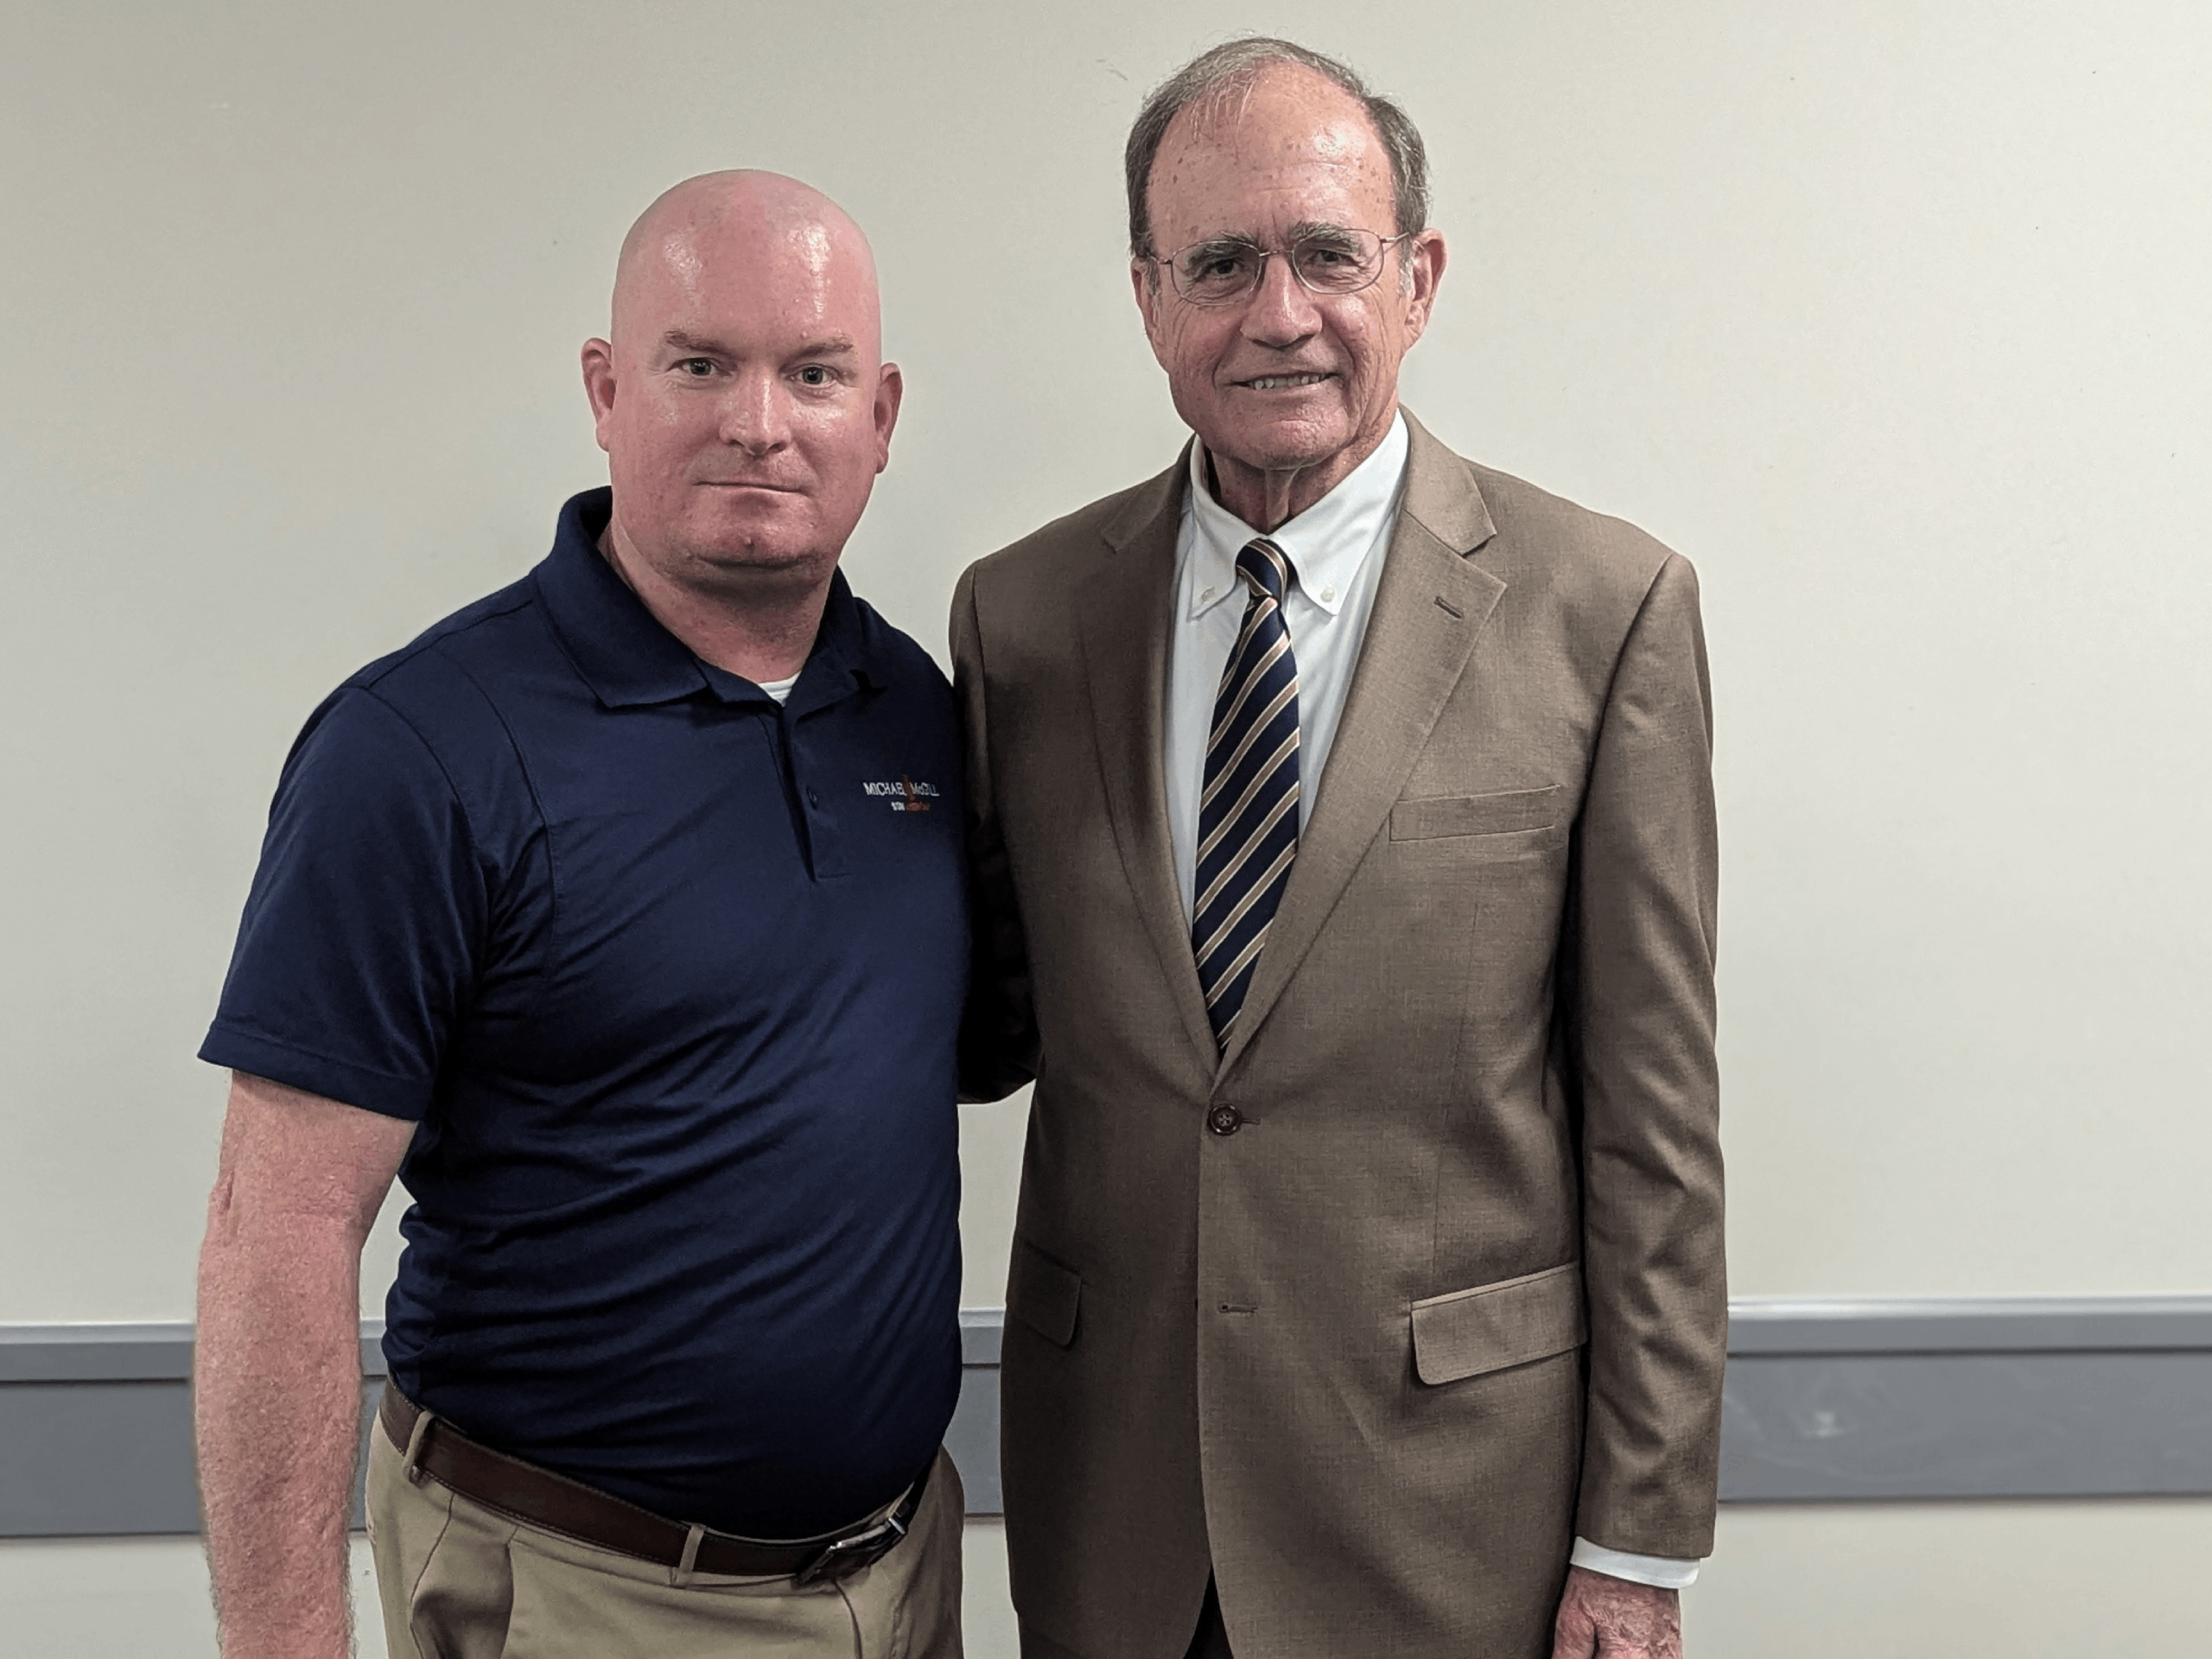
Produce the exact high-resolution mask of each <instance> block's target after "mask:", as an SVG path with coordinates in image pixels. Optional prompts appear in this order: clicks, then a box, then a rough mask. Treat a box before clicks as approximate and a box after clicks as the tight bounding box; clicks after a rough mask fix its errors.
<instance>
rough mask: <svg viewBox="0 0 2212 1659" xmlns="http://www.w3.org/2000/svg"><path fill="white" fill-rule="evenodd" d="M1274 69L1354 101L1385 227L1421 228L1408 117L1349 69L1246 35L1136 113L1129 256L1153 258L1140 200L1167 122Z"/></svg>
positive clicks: (1422, 187) (1422, 160)
mask: <svg viewBox="0 0 2212 1659" xmlns="http://www.w3.org/2000/svg"><path fill="white" fill-rule="evenodd" d="M1275 63H1294V64H1297V65H1299V66H1300V67H1304V68H1307V69H1311V70H1312V71H1313V73H1316V74H1318V75H1320V76H1322V77H1323V78H1324V79H1328V80H1330V81H1333V82H1334V83H1335V84H1336V85H1337V86H1341V87H1342V88H1344V91H1345V92H1349V93H1351V95H1352V97H1354V98H1356V99H1358V100H1359V102H1360V105H1361V107H1362V108H1363V109H1364V110H1366V111H1367V118H1368V119H1369V120H1370V121H1371V122H1373V123H1374V124H1375V130H1376V134H1377V136H1378V137H1381V138H1382V140H1383V149H1384V151H1385V152H1386V153H1387V154H1388V155H1389V157H1390V180H1391V183H1392V184H1393V185H1394V186H1395V189H1396V195H1397V220H1398V222H1397V223H1396V224H1395V225H1394V226H1391V229H1392V230H1394V231H1395V232H1397V233H1398V234H1399V235H1401V236H1403V235H1405V234H1407V233H1408V232H1413V231H1425V230H1427V228H1428V149H1427V146H1426V145H1424V144H1423V143H1421V132H1420V130H1419V129H1418V128H1416V127H1415V126H1414V124H1413V118H1411V117H1410V116H1408V114H1407V113H1406V112H1405V111H1403V110H1402V109H1400V108H1399V107H1398V105H1396V104H1395V103H1393V102H1392V101H1391V100H1390V99H1387V98H1385V97H1383V95H1382V94H1381V93H1380V92H1370V91H1369V90H1368V86H1367V83H1366V82H1365V81H1363V80H1362V79H1360V78H1359V73H1358V72H1357V70H1355V69H1353V68H1352V67H1351V65H1350V64H1346V63H1339V62H1338V60H1336V59H1334V58H1330V57H1324V56H1323V55H1322V54H1320V53H1319V52H1313V51H1309V50H1308V49H1307V48H1305V47H1302V46H1299V45H1296V44H1294V43H1293V42H1292V41H1279V40H1275V39H1274V38H1272V37H1271V36H1268V35H1248V36H1247V37H1246V38H1244V39H1243V40H1241V41H1228V42H1226V43H1225V44H1224V45H1221V46H1217V47H1216V48H1213V50H1212V51H1211V52H1205V53H1201V54H1199V55H1198V56H1197V57H1195V58H1193V59H1192V60H1190V62H1188V63H1186V64H1185V65H1184V66H1183V67H1181V68H1180V69H1178V70H1177V71H1176V72H1175V73H1173V75H1170V76H1169V77H1168V78H1167V79H1166V80H1164V81H1162V82H1161V83H1160V86H1158V87H1157V88H1155V89H1154V92H1153V94H1152V96H1151V97H1149V98H1147V99H1145V101H1144V107H1143V108H1142V109H1141V110H1139V111H1137V118H1136V124H1135V125H1134V126H1132V127H1131V128H1130V129H1129V143H1128V149H1127V150H1126V151H1124V152H1123V162H1124V165H1125V166H1126V168H1127V170H1128V187H1129V252H1130V253H1131V254H1132V255H1134V256H1135V257H1137V258H1140V259H1149V258H1152V257H1154V256H1155V255H1156V254H1157V252H1158V250H1157V249H1155V248H1154V246H1153V245H1152V207H1151V203H1150V202H1149V201H1148V200H1147V194H1148V193H1149V190H1150V188H1151V184H1152V164H1153V162H1155V161H1156V160H1158V159H1159V156H1160V141H1161V140H1162V139H1164V138H1166V136H1167V129H1168V126H1169V124H1171V123H1172V122H1173V120H1174V119H1175V118H1176V117H1177V116H1179V115H1180V114H1181V113H1182V112H1183V111H1185V110H1186V109H1188V108H1189V107H1190V106H1191V105H1193V104H1196V103H1198V101H1199V100H1200V99H1206V100H1210V101H1213V102H1216V103H1220V102H1225V101H1227V100H1228V99H1230V98H1232V97H1234V96H1235V95H1236V93H1238V92H1244V91H1248V90H1249V88H1250V86H1251V85H1252V83H1253V82H1254V81H1255V80H1256V79H1259V76H1260V72H1261V71H1262V70H1263V69H1265V68H1266V67H1268V65H1270V64H1275Z"/></svg>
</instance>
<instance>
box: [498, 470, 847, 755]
mask: <svg viewBox="0 0 2212 1659" xmlns="http://www.w3.org/2000/svg"><path fill="white" fill-rule="evenodd" d="M613 510H614V493H613V490H611V489H607V488H604V487H602V488H600V489H596V490H586V491H585V492H584V493H582V494H581V495H578V496H574V497H572V498H570V499H569V502H568V503H567V504H566V505H564V506H563V507H562V509H561V518H560V522H559V524H558V526H557V528H556V530H555V531H554V536H553V550H552V552H550V554H548V555H547V556H546V557H545V561H544V563H542V564H540V565H539V566H538V567H537V570H536V572H535V573H534V576H533V579H534V580H535V582H537V591H538V595H539V597H540V598H541V599H542V600H543V602H544V605H545V609H546V613H547V615H548V616H549V617H550V619H551V620H552V624H553V632H555V633H556V635H557V636H558V637H559V639H560V641H561V644H562V645H563V647H564V648H565V649H566V650H567V652H568V653H569V661H570V662H572V663H574V664H575V668H576V672H577V673H578V674H579V675H581V676H582V677H583V681H584V683H585V684H587V685H588V686H590V687H591V690H592V695H593V696H596V697H597V698H598V699H599V700H600V702H601V703H602V704H604V705H605V706H606V707H607V708H609V709H625V708H634V707H638V706H640V705H643V704H647V703H656V702H679V701H681V700H682V699H683V698H685V697H689V696H696V695H697V694H698V693H700V692H702V691H704V692H706V693H708V694H709V695H710V696H714V697H715V698H716V699H717V700H718V701H720V702H753V701H756V700H757V701H759V702H764V703H768V704H770V705H771V706H772V704H773V699H772V698H771V697H770V696H768V694H767V693H766V692H765V691H763V690H760V687H759V686H757V685H755V684H753V683H752V682H751V681H750V680H746V679H741V678H740V677H738V676H737V675H734V674H731V673H728V672H726V671H723V670H721V669H719V668H716V667H715V666H714V665H713V664H709V663H702V662H701V661H700V660H699V659H698V658H696V657H695V656H693V655H692V654H691V648H690V646H689V645H685V644H684V643H683V641H682V640H681V639H677V637H676V636H675V635H674V634H672V633H671V632H669V631H668V630H667V629H666V628H664V627H663V626H661V625H660V623H659V621H658V620H657V619H656V618H655V617H654V615H653V613H652V612H651V611H649V610H647V609H646V608H645V601H643V600H641V599H639V597H638V596H637V594H634V593H632V592H631V591H630V587H629V584H628V583H627V582H624V581H623V580H622V578H621V577H620V576H619V575H615V573H614V570H613V567H612V566H610V565H609V564H608V563H607V561H606V560H605V559H604V558H602V557H601V556H600V551H599V537H600V532H601V531H604V530H605V529H606V528H607V519H608V518H609V517H610V516H611V515H612V514H613ZM868 644H869V642H868V629H867V628H866V627H865V626H863V625H862V622H861V609H860V602H859V601H857V600H855V598H854V597H853V590H852V587H851V585H850V584H849V582H846V580H845V574H844V572H843V571H842V570H840V571H838V572H836V574H835V575H833V576H832V577H831V578H830V582H829V601H828V603H827V604H826V605H824V606H823V612H822V627H821V631H820V632H817V634H816V635H815V639H814V649H813V650H812V651H811V652H809V653H808V655H807V659H806V666H805V667H804V668H803V669H802V670H800V671H799V678H798V685H796V686H794V687H793V688H792V690H791V700H790V702H787V703H786V704H785V709H786V710H787V711H788V712H789V713H791V714H793V715H798V714H803V713H804V712H806V710H808V709H817V708H822V707H823V706H825V705H827V704H829V703H832V702H836V701H837V700H838V699H839V698H841V697H842V696H846V695H847V694H848V693H849V692H850V691H852V690H854V689H855V687H856V686H859V685H868V684H874V683H876V682H877V681H878V680H879V679H880V676H878V675H874V674H872V673H871V672H870V671H869V661H868V659H869V657H870V654H871V653H870V652H869V649H868Z"/></svg>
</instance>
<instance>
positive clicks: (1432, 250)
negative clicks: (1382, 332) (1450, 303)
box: [1403, 230, 1444, 346]
mask: <svg viewBox="0 0 2212 1659" xmlns="http://www.w3.org/2000/svg"><path fill="white" fill-rule="evenodd" d="M1403 257H1404V259H1405V261H1406V267H1407V269H1408V270H1410V271H1411V272H1412V273H1413V289H1412V291H1411V292H1410V293H1408V295H1407V296H1406V344H1407V345H1408V346H1411V345H1412V344H1413V343H1414V341H1415V340H1419V339H1420V338H1421V334H1423V332H1424V331H1426V330H1427V327H1428V319H1429V314H1430V312H1431V311H1432V310H1433V309H1434V308H1435V305H1436V290H1437V289H1438V288H1439V287H1440V286H1441V285H1442V284H1443V282H1444V232H1441V231H1437V230H1427V231H1422V232H1420V233H1419V234H1418V235H1416V236H1414V237H1412V238H1408V241H1407V243H1406V249H1405V253H1404V256H1403Z"/></svg>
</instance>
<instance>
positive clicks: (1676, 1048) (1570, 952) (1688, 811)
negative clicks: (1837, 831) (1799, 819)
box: [1559, 558, 1727, 1656]
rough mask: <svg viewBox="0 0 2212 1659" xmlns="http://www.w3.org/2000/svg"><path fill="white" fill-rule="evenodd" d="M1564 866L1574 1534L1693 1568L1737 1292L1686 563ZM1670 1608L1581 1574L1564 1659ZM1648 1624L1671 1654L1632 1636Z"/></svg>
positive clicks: (1603, 739)
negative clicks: (1578, 1368)
mask: <svg viewBox="0 0 2212 1659" xmlns="http://www.w3.org/2000/svg"><path fill="white" fill-rule="evenodd" d="M1576 862H1577V880H1576V888H1575V892H1574V895H1573V901H1572V904H1571V906H1570V911H1569V915H1568V918H1567V932H1566V935H1565V937H1564V938H1562V941H1561V944H1562V964H1561V965H1562V974H1561V999H1562V1005H1561V1011H1562V1014H1563V1017H1564V1020H1565V1026H1566V1036H1567V1054H1566V1056H1565V1058H1566V1060H1567V1071H1568V1075H1569V1077H1570V1080H1571V1087H1572V1089H1573V1093H1574V1095H1575V1096H1576V1104H1577V1106H1578V1108H1579V1110H1578V1114H1577V1116H1578V1128H1579V1131H1580V1135H1579V1138H1580V1152H1581V1162H1582V1172H1581V1173H1582V1195H1583V1263H1584V1274H1585V1285H1586V1293H1587V1295H1588V1298H1589V1307H1590V1348H1589V1357H1590V1368H1591V1369H1590V1400H1589V1418H1588V1422H1587V1426H1586V1436H1585V1450H1584V1459H1583V1471H1582V1490H1581V1494H1580V1506H1579V1513H1578V1516H1577V1524H1576V1532H1577V1534H1578V1535H1580V1538H1581V1539H1583V1540H1586V1541H1588V1542H1589V1543H1590V1544H1592V1545H1596V1546H1599V1547H1602V1548H1603V1549H1604V1550H1606V1551H1615V1552H1624V1553H1625V1556H1626V1557H1635V1556H1643V1557H1654V1558H1666V1559H1669V1560H1675V1561H1678V1562H1688V1561H1692V1560H1695V1559H1696V1558H1698V1557H1700V1556H1702V1555H1704V1554H1707V1552H1708V1551H1709V1550H1710V1548H1712V1536H1713V1496H1714V1485H1715V1480H1716V1476H1717V1472H1718V1456H1719V1408H1720V1380H1721V1370H1722V1364H1723V1360H1724V1356H1725V1353H1726V1345H1727V1294H1726V1278H1725V1269H1724V1266H1723V1251H1722V1230H1721V1179H1720V1147H1719V1134H1718V1129H1719V1122H1718V1109H1719V1084H1718V1079H1717V1075H1716V1071H1715V1066H1714V1058H1713V1055H1714V1048H1713V1036H1714V1014H1713V958H1714V943H1713V942H1714V909H1715V891H1716V886H1717V882H1716V874H1715V872H1716V867H1717V855H1716V850H1715V834H1714V813H1713V788H1712V722H1711V695H1710V690H1709V683H1708V680H1707V670H1706V660H1705V646H1704V639H1703V637H1702V632H1701V629H1700V624H1699V619H1698V603H1697V584H1696V578H1695V576H1694V573H1693V572H1692V571H1691V569H1690V568H1689V566H1688V564H1687V563H1684V562H1683V561H1682V560H1681V559H1679V558H1669V560H1668V561H1667V562H1666V563H1665V564H1664V565H1662V568H1661V569H1659V571H1658V572H1657V574H1656V577H1655V579H1654V580H1653V582H1651V585H1650V587H1649V589H1648V590H1647V591H1646V593H1645V594H1644V595H1643V604H1642V607H1641V609H1640V611H1639V613H1638V614H1637V617H1636V619H1635V620H1634V622H1633V623H1632V625H1631V626H1630V629H1629V631H1628V634H1627V637H1626V639H1625V640H1624V644H1623V646H1622V650H1621V652H1620V655H1619V658H1618V660H1617V662H1616V664H1615V669H1614V676H1613V682H1612V684H1611V687H1610V689H1609V692H1608V696H1607V699H1606V706H1605V715H1604V723H1603V726H1602V728H1601V729H1600V732H1599V741H1598V746H1597V751H1596V753H1595V756H1594V758H1593V762H1592V769H1591V774H1590V782H1589V787H1588V790H1587V791H1586V795H1585V798H1584V801H1583V808H1582V814H1581V817H1580V822H1579V823H1578V825H1577V830H1576ZM1591 1564H1592V1565H1596V1566H1598V1567H1600V1568H1601V1569H1602V1568H1603V1567H1605V1565H1606V1564H1605V1562H1604V1561H1597V1562H1594V1563H1591ZM1635 1576H1643V1575H1641V1574H1637V1575H1635ZM1674 1600H1675V1597H1674V1594H1673V1592H1672V1591H1671V1590H1668V1589H1665V1588H1663V1587H1655V1586H1651V1585H1639V1584H1635V1583H1630V1582H1628V1581H1626V1580H1625V1579H1624V1578H1619V1577H1608V1576H1605V1574H1604V1573H1603V1572H1602V1571H1601V1572H1599V1573H1592V1572H1590V1571H1588V1570H1587V1567H1586V1566H1583V1567H1577V1569H1576V1570H1575V1571H1574V1572H1573V1573H1572V1574H1571V1575H1570V1578H1569V1582H1568V1593H1567V1599H1566V1600H1565V1601H1564V1602H1563V1604H1562V1607H1561V1618H1560V1627H1561V1636H1562V1640H1563V1641H1564V1639H1565V1637H1567V1631H1568V1629H1569V1627H1570V1626H1573V1627H1577V1628H1585V1627H1586V1628H1588V1629H1590V1630H1592V1631H1593V1632H1594V1634H1592V1637H1591V1644H1586V1645H1582V1646H1573V1645H1562V1646H1561V1647H1560V1649H1559V1651H1560V1653H1561V1654H1562V1655H1568V1654H1572V1655H1575V1656H1580V1655H1582V1654H1586V1653H1590V1652H1596V1653H1599V1654H1606V1655H1611V1654H1613V1653H1616V1652H1618V1653H1619V1654H1622V1655H1624V1656H1628V1655H1637V1656H1641V1655H1643V1654H1644V1653H1646V1652H1647V1651H1653V1652H1658V1653H1667V1652H1670V1651H1672V1649H1670V1648H1669V1647H1668V1646H1665V1645H1663V1643H1668V1642H1673V1641H1675V1640H1676V1639H1677V1638H1676V1637H1675V1636H1674V1635H1673V1634H1671V1632H1672V1631H1674V1630H1675V1612H1674V1606H1673V1603H1674ZM1609 1621H1610V1622H1609ZM1616 1625H1617V1626H1618V1629H1616V1628H1614V1627H1615V1626H1616ZM1645 1629H1648V1630H1649V1631H1650V1632H1651V1633H1652V1634H1653V1637H1654V1639H1656V1640H1659V1641H1661V1642H1662V1645H1661V1646H1659V1647H1657V1648H1656V1649H1649V1648H1648V1647H1647V1646H1645V1645H1641V1644H1639V1643H1640V1642H1641V1634H1640V1632H1641V1631H1642V1630H1645ZM1630 1630H1637V1631H1639V1635H1638V1637H1637V1639H1635V1640H1631V1639H1630V1637H1629V1634H1628V1632H1630Z"/></svg>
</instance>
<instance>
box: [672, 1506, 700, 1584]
mask: <svg viewBox="0 0 2212 1659" xmlns="http://www.w3.org/2000/svg"><path fill="white" fill-rule="evenodd" d="M706 1535H707V1529H706V1528H704V1527H702V1526H701V1525H700V1524H699V1523H698V1522H696V1521H694V1522H692V1523H691V1530H690V1531H689V1532H687V1533H685V1534H684V1535H683V1557H682V1559H681V1560H678V1561H677V1563H676V1565H675V1566H674V1567H670V1568H669V1569H668V1581H669V1583H670V1585H671V1586H673V1587H674V1588H676V1589H678V1590H681V1589H682V1588H683V1586H685V1585H687V1584H689V1583H690V1582H691V1567H692V1564H693V1563H694V1562H696V1560H698V1559H699V1541H700V1540H701V1539H702V1538H704V1537H705V1536H706Z"/></svg>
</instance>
